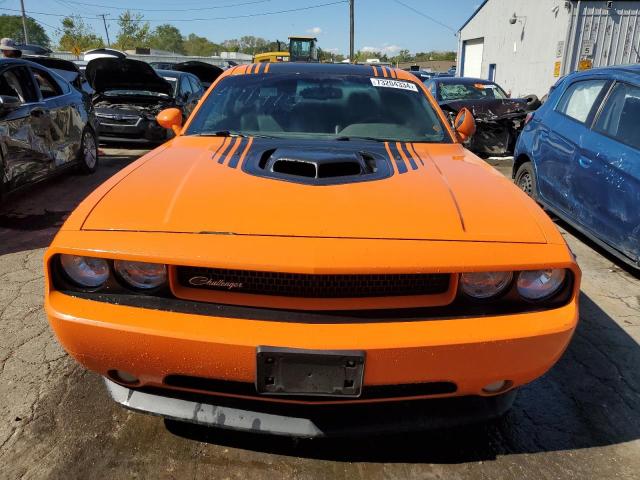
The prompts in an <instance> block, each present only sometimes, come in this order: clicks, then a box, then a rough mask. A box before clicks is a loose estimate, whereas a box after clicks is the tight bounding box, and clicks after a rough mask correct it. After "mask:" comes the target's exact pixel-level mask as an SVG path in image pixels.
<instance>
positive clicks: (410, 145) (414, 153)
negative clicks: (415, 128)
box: [406, 143, 424, 167]
mask: <svg viewBox="0 0 640 480" xmlns="http://www.w3.org/2000/svg"><path fill="white" fill-rule="evenodd" d="M406 147H407V150H409V153H411V156H412V157H413V158H414V160H415V159H416V158H417V159H418V160H419V161H420V164H421V165H422V166H423V167H424V160H422V157H421V156H420V155H418V152H417V151H416V149H415V147H414V146H413V143H407V144H406Z"/></svg>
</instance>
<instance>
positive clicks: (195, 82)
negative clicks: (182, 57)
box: [189, 77, 203, 92]
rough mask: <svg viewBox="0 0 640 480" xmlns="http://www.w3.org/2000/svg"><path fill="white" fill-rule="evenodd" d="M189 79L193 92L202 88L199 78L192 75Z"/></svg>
mask: <svg viewBox="0 0 640 480" xmlns="http://www.w3.org/2000/svg"><path fill="white" fill-rule="evenodd" d="M189 81H190V82H191V89H192V90H193V91H194V92H199V91H200V90H202V88H203V87H202V84H201V83H200V80H198V79H197V78H194V77H189Z"/></svg>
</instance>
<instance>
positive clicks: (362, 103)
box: [186, 73, 451, 143]
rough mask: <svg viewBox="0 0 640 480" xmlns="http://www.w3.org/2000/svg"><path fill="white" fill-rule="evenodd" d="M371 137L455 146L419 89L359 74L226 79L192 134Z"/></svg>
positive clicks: (191, 127)
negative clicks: (230, 133) (229, 133)
mask: <svg viewBox="0 0 640 480" xmlns="http://www.w3.org/2000/svg"><path fill="white" fill-rule="evenodd" d="M216 132H233V133H236V134H239V135H253V136H269V137H277V138H329V139H330V138H343V139H346V138H367V139H372V140H380V141H383V140H389V141H402V142H431V143H450V142H451V138H450V136H449V134H448V132H447V130H446V128H445V127H444V125H443V124H442V122H441V121H440V118H439V116H438V114H437V113H436V110H435V109H434V108H433V107H432V106H431V104H430V103H429V101H428V99H427V97H426V96H425V95H424V93H423V92H422V90H421V89H420V87H418V86H417V85H416V84H415V83H413V82H410V81H400V80H392V79H386V78H385V79H380V78H370V77H367V76H360V75H317V74H314V75H311V74H296V75H291V74H277V73H271V74H266V75H262V74H258V75H238V76H230V77H226V78H224V79H223V80H222V81H221V82H220V84H219V85H217V86H216V88H215V89H214V90H213V91H212V92H211V93H210V94H209V95H208V96H207V98H206V99H205V101H204V104H203V105H202V107H201V108H200V109H199V110H198V112H197V113H196V114H195V117H194V118H193V120H192V122H191V124H190V125H189V128H188V129H187V132H186V134H187V135H213V134H215V133H216Z"/></svg>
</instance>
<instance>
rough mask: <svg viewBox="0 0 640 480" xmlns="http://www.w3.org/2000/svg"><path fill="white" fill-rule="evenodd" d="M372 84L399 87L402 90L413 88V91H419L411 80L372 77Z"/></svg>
mask: <svg viewBox="0 0 640 480" xmlns="http://www.w3.org/2000/svg"><path fill="white" fill-rule="evenodd" d="M371 84H372V85H373V86H374V87H386V88H399V89H400V90H411V91H412V92H417V91H418V87H416V86H415V84H413V83H411V82H402V81H400V80H391V79H389V78H371Z"/></svg>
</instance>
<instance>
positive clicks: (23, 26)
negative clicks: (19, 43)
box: [20, 0, 29, 45]
mask: <svg viewBox="0 0 640 480" xmlns="http://www.w3.org/2000/svg"><path fill="white" fill-rule="evenodd" d="M20 8H21V9H22V29H23V30H24V43H25V45H26V44H27V43H29V34H28V33H27V16H26V15H25V14H24V0H20Z"/></svg>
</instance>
